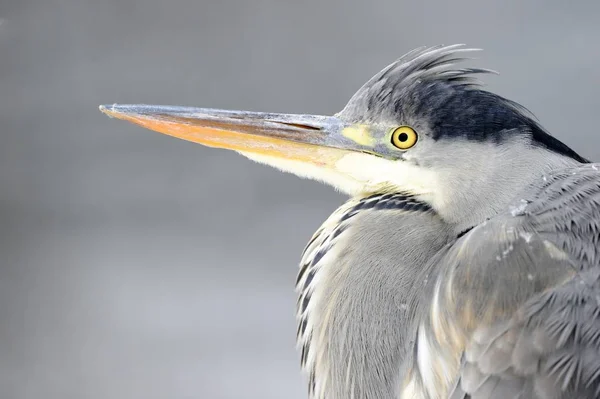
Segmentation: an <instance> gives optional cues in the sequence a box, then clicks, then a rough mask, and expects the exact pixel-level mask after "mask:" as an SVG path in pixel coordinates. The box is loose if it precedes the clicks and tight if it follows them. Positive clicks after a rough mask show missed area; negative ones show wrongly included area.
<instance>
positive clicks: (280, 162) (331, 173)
mask: <svg viewBox="0 0 600 399" xmlns="http://www.w3.org/2000/svg"><path fill="white" fill-rule="evenodd" d="M239 153H240V154H241V155H243V156H245V157H246V158H249V159H251V160H253V161H255V162H258V163H262V164H265V165H269V166H272V167H274V168H277V169H279V170H281V171H283V172H288V173H293V174H295V175H296V176H299V177H301V178H305V179H312V180H316V181H320V182H323V183H325V184H329V185H331V186H333V187H334V188H336V189H337V190H339V191H341V192H343V193H346V194H348V195H355V194H357V193H359V192H361V191H362V190H361V189H362V184H361V183H360V182H357V181H356V180H354V179H352V178H351V177H350V176H345V175H343V174H340V173H339V172H338V171H336V170H335V169H331V168H327V167H322V166H316V165H313V164H311V163H309V162H301V161H294V160H289V159H285V158H280V157H275V156H269V155H262V154H260V155H259V154H255V153H251V152H242V151H239Z"/></svg>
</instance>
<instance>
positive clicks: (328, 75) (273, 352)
mask: <svg viewBox="0 0 600 399" xmlns="http://www.w3.org/2000/svg"><path fill="white" fill-rule="evenodd" d="M482 3H486V5H482ZM599 19H600V3H599V2H597V1H596V0H589V1H579V2H571V3H570V4H567V2H565V1H542V0H539V1H522V0H514V1H503V2H494V3H493V4H492V3H491V2H481V1H480V0H472V1H452V2H447V1H445V0H440V1H434V2H422V1H407V0H395V1H369V2H367V1H364V2H358V1H356V2H349V1H325V0H313V1H299V0H269V1H267V0H262V1H249V0H236V1H232V0H230V1H227V0H212V1H201V0H170V1H167V0H104V1H102V0H96V1H91V0H13V1H7V0H1V1H0V398H1V399H30V398H31V399H33V398H90V399H92V398H94V399H95V398H98V399H106V398H114V399H121V398H123V399H124V398H128V399H129V398H131V399H134V398H136V399H137V398H152V399H153V398H157V399H158V398H161V399H162V398H164V399H167V398H168V399H183V398H215V399H217V398H241V397H244V398H260V399H268V398H290V399H294V398H305V397H306V393H305V392H306V391H305V387H304V381H303V378H302V377H301V374H300V368H299V365H298V363H299V362H298V356H297V354H296V352H295V348H294V344H295V323H294V306H295V294H294V289H293V286H294V279H295V274H296V264H297V262H298V260H299V255H300V252H301V250H302V248H303V246H304V244H305V243H306V242H307V240H308V239H309V237H310V235H311V234H312V232H313V231H314V230H316V228H317V227H318V226H319V224H320V223H321V221H323V220H324V219H325V218H326V216H327V215H328V214H329V213H330V212H331V211H332V210H333V209H334V208H335V207H336V206H337V205H338V204H340V203H341V202H342V201H343V197H342V196H340V195H338V194H336V193H335V192H333V190H331V189H329V188H327V187H323V186H321V185H319V184H317V183H313V182H310V181H304V180H300V179H298V178H296V177H293V176H289V175H282V174H280V173H278V172H276V171H275V170H271V169H269V168H267V167H265V166H261V165H257V164H253V163H251V162H250V161H248V160H246V159H244V158H242V157H240V156H237V155H236V154H234V153H228V152H225V151H219V150H210V149H206V148H202V147H201V146H198V145H193V144H191V143H186V142H183V141H180V140H176V139H173V138H169V137H166V136H161V135H159V134H156V133H152V132H149V131H145V130H142V129H140V128H137V127H134V126H130V125H128V124H126V123H124V122H120V121H115V120H111V119H109V118H107V117H105V116H103V115H102V114H101V113H100V112H98V110H97V106H98V104H101V103H112V102H121V103H123V102H145V103H159V104H179V105H196V106H204V107H219V108H234V109H249V110H257V111H275V112H299V113H319V114H331V113H334V112H336V111H338V110H339V109H341V108H342V107H343V105H344V103H345V101H346V100H347V99H348V98H349V97H350V95H351V94H352V93H353V92H354V91H355V90H356V89H357V88H358V87H359V86H360V85H361V84H362V83H363V82H364V81H365V80H367V79H368V78H369V77H370V76H371V75H372V74H374V73H375V72H377V71H378V70H379V69H381V68H382V67H384V66H385V65H387V64H388V63H390V62H391V61H393V60H394V59H395V58H397V57H398V56H400V55H401V54H403V53H404V52H406V51H408V50H410V49H412V48H414V47H417V46H420V45H432V44H438V43H444V44H450V43H455V42H465V43H467V44H469V45H471V46H476V47H482V48H484V49H485V50H486V51H485V52H483V53H481V55H479V57H481V60H480V61H477V62H476V64H477V65H479V66H485V67H489V68H492V69H496V70H499V71H500V72H501V75H500V76H489V77H487V78H486V80H487V82H488V84H489V87H490V88H491V89H492V90H495V91H496V92H498V93H500V94H503V95H505V96H508V97H510V98H512V99H514V100H517V101H519V102H521V103H522V104H524V105H525V106H527V107H528V108H530V109H531V110H532V111H533V112H534V113H535V114H536V115H537V116H538V117H539V118H540V119H541V121H542V123H543V124H544V125H545V126H546V127H547V128H548V129H549V130H550V131H551V132H553V133H554V134H555V135H556V136H558V137H560V138H561V139H563V140H564V141H566V142H567V143H569V144H571V145H572V146H573V147H574V148H575V149H576V150H578V151H580V152H581V153H582V154H583V155H584V156H587V157H590V158H592V159H598V158H599V155H600V149H599V147H598V143H599V141H600V139H599V138H598V134H597V123H598V117H597V114H598V109H599V108H600V96H598V94H597V93H598V86H599V83H600V72H599V71H600V52H599V50H598V38H599V34H600V24H599V23H598V21H599Z"/></svg>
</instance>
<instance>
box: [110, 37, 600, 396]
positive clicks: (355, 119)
mask: <svg viewBox="0 0 600 399" xmlns="http://www.w3.org/2000/svg"><path fill="white" fill-rule="evenodd" d="M468 51H472V50H469V49H463V48H461V46H447V47H443V46H438V47H433V48H429V49H427V48H422V49H418V50H415V51H412V52H410V53H409V54H407V55H406V56H404V57H402V58H401V59H399V60H398V61H396V62H395V63H393V64H391V65H390V66H388V67H387V68H385V69H384V70H382V71H381V72H380V73H378V74H376V75H375V76H374V77H373V78H372V79H370V80H369V81H368V82H367V83H366V84H365V85H363V86H362V87H361V88H360V89H359V90H358V91H357V93H356V94H355V95H354V96H353V97H352V98H351V99H350V101H349V102H348V104H347V105H346V107H345V108H344V109H343V110H342V111H341V112H339V113H338V114H336V115H335V116H332V117H321V116H312V115H291V114H268V113H258V112H252V113H250V112H244V111H235V112H234V111H222V110H210V109H206V108H202V109H198V108H185V107H162V106H143V105H142V106H140V105H136V106H116V105H115V106H106V107H103V108H102V109H103V111H104V112H106V113H108V114H109V115H112V116H116V117H119V118H122V119H126V120H130V121H133V122H135V123H138V124H140V125H142V126H145V127H149V128H151V129H155V130H158V131H161V132H163V133H167V134H171V135H174V136H177V137H182V138H186V139H188V140H191V141H195V142H199V143H202V144H206V145H209V146H214V147H221V148H230V149H233V150H236V151H239V152H240V153H242V154H243V155H245V156H248V157H249V158H251V159H253V160H256V161H259V162H263V163H266V164H269V165H272V166H275V167H277V168H279V169H281V170H284V171H288V172H292V173H295V174H297V175H299V176H303V177H309V178H313V179H316V180H320V181H323V182H326V183H328V184H331V185H333V186H335V187H336V188H338V189H339V190H341V191H344V192H346V193H348V194H349V195H350V196H351V198H350V199H349V200H348V202H346V203H345V204H344V205H342V206H341V207H340V208H339V209H338V210H336V211H335V212H334V213H333V214H332V215H331V216H330V217H329V218H328V219H327V220H326V221H325V223H323V225H322V226H321V227H320V228H319V229H318V230H317V232H316V233H315V235H314V236H313V238H312V239H311V240H310V242H309V243H308V245H307V246H306V248H305V250H304V253H303V255H302V261H301V264H300V272H299V274H298V279H297V282H296V289H297V291H298V294H299V299H298V304H297V318H298V333H297V339H298V346H299V349H300V353H301V355H300V356H301V363H302V367H303V368H304V370H305V371H306V373H307V376H308V380H309V396H310V397H311V398H313V399H390V398H402V399H446V398H450V399H484V398H486V399H487V398H489V399H500V398H520V399H570V398H580V399H592V398H598V397H600V248H599V246H598V244H599V241H600V172H599V170H598V169H599V168H600V165H597V164H593V163H589V162H588V161H587V160H586V159H584V158H583V157H581V156H580V155H579V154H577V153H576V152H575V151H573V150H572V149H571V148H569V147H568V146H567V145H565V144H563V143H562V142H560V141H559V140H557V139H556V138H554V137H553V136H551V135H550V134H549V133H548V132H547V131H546V130H545V129H544V128H543V127H542V126H541V125H540V123H539V122H538V121H537V120H536V119H535V118H534V117H533V116H532V114H531V113H529V112H528V111H527V110H526V109H525V108H524V107H522V106H520V105H519V104H517V103H515V102H513V101H511V100H508V99H505V98H502V97H500V96H498V95H496V94H493V93H490V92H488V91H486V90H484V89H483V88H482V87H481V85H480V84H479V83H478V81H476V80H475V78H474V75H476V74H481V73H488V72H490V71H488V70H485V69H479V68H464V69H456V68H455V67H454V64H455V63H456V62H458V61H462V60H463V59H464V57H463V55H464V53H465V52H468ZM398 129H405V130H403V132H404V133H402V134H404V136H403V138H402V140H404V141H400V142H396V141H394V140H395V137H396V136H394V134H395V132H396V131H397V130H398ZM407 132H408V133H407ZM409 133H410V134H411V135H413V136H409ZM240 134H249V135H250V137H251V138H252V139H251V140H250V141H249V142H247V143H246V144H245V145H241V144H240V142H239V141H240V139H239V135H240ZM398 137H399V136H398ZM398 137H396V139H398V140H400V138H398ZM410 137H412V138H413V140H412V141H411V140H409V138H410ZM399 143H400V144H399ZM301 144H305V146H302V145H301ZM404 144H406V146H405V145H404Z"/></svg>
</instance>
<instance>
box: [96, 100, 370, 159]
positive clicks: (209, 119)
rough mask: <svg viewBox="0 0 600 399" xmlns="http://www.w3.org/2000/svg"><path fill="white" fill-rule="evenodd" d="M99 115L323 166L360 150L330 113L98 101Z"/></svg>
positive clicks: (220, 145)
mask: <svg viewBox="0 0 600 399" xmlns="http://www.w3.org/2000/svg"><path fill="white" fill-rule="evenodd" d="M100 110H101V111H102V112H104V113H105V114H107V115H109V116H111V117H115V118H118V119H123V120H126V121H129V122H133V123H135V124H138V125H140V126H143V127H145V128H148V129H151V130H154V131H157V132H160V133H164V134H167V135H170V136H174V137H178V138H180V139H184V140H188V141H192V142H195V143H200V144H203V145H205V146H209V147H216V148H226V149H230V150H234V151H238V152H242V153H244V154H245V155H248V156H259V157H260V156H269V157H277V158H284V159H287V160H294V161H303V162H309V163H311V164H314V165H319V166H327V165H330V164H331V163H332V162H335V161H336V160H337V159H339V158H341V157H342V156H343V154H347V152H348V151H357V150H359V151H360V148H357V147H358V146H357V143H356V142H355V141H354V140H351V139H349V138H348V137H346V136H345V135H344V134H343V130H344V128H345V127H346V125H345V124H344V123H343V122H342V121H341V120H340V119H338V118H336V117H333V116H317V115H295V114H275V113H263V112H247V111H226V110H218V109H208V108H191V107H177V106H159V105H116V104H115V105H101V106H100Z"/></svg>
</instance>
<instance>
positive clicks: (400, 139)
mask: <svg viewBox="0 0 600 399" xmlns="http://www.w3.org/2000/svg"><path fill="white" fill-rule="evenodd" d="M418 138H419V136H418V135H417V132H415V131H414V130H413V129H412V128H410V127H408V126H400V127H398V128H396V129H394V131H393V132H392V144H393V145H394V146H395V147H398V148H399V149H401V150H408V149H409V148H410V147H412V146H414V145H415V144H417V139H418Z"/></svg>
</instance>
